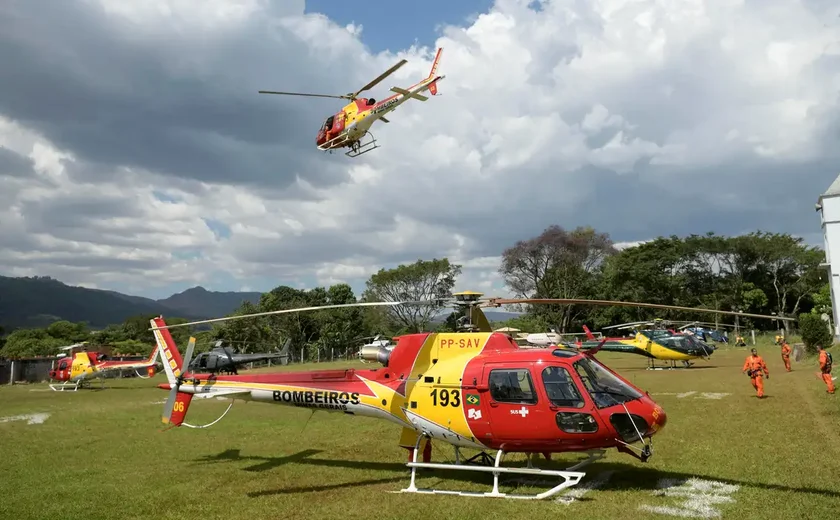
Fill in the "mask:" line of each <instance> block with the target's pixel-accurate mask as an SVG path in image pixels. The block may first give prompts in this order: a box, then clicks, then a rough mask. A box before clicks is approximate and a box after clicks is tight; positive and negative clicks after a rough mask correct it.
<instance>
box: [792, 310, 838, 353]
mask: <svg viewBox="0 0 840 520" xmlns="http://www.w3.org/2000/svg"><path fill="white" fill-rule="evenodd" d="M799 330H800V332H801V333H802V342H803V343H805V349H806V350H807V351H808V352H809V353H811V354H815V353H816V352H817V345H822V346H823V347H826V348H828V347H830V346H831V345H832V343H834V338H833V336H832V334H831V332H830V331H829V330H828V323H826V322H824V321H823V320H822V318H821V317H820V316H818V315H816V314H810V313H809V314H800V315H799Z"/></svg>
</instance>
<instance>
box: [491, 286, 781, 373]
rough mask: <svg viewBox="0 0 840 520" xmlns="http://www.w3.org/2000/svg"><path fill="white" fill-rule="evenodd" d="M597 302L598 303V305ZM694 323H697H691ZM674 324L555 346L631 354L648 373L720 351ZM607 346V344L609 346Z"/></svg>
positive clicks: (640, 324) (644, 324) (645, 324)
mask: <svg viewBox="0 0 840 520" xmlns="http://www.w3.org/2000/svg"><path fill="white" fill-rule="evenodd" d="M596 302H597V303H596ZM495 303H496V304H497V305H508V304H521V303H529V304H532V305H533V304H566V305H568V304H597V305H620V306H637V307H646V308H654V309H672V310H680V311H690V312H709V313H714V314H732V315H737V316H741V317H750V318H764V319H771V320H785V321H795V319H794V318H784V317H779V316H767V315H764V314H751V313H745V312H740V311H738V312H736V311H721V310H716V309H703V308H695V307H682V306H673V305H662V304H657V303H638V302H614V301H611V300H585V299H550V298H538V299H524V300H523V299H515V300H513V299H512V300H504V299H496V300H495ZM689 323H694V322H689ZM670 325H672V323H671V322H670V321H668V320H662V319H659V318H657V319H655V320H653V321H637V322H632V323H622V324H620V325H612V326H609V327H604V330H606V329H631V330H634V331H635V333H634V334H633V335H632V336H631V337H613V338H606V339H604V338H596V337H595V336H594V335H593V334H592V332H591V331H590V330H589V328H587V327H586V325H584V327H583V330H584V332H585V333H586V335H587V341H584V342H581V341H577V342H575V343H571V342H568V343H562V342H560V343H555V344H558V345H560V346H563V347H565V348H574V349H578V350H588V349H593V348H598V349H600V350H603V351H605V352H626V353H631V354H638V355H641V356H644V357H646V358H648V366H647V368H648V370H662V367H657V366H655V361H656V360H663V361H668V362H670V367H666V368H670V369H675V368H677V361H681V362H682V363H683V367H684V368H690V367H691V366H692V363H691V361H692V360H695V359H709V358H710V356H711V355H712V353H713V352H714V351H715V350H717V347H716V346H714V345H710V344H708V343H706V342H704V341H702V340H701V339H699V338H698V337H697V336H696V335H694V334H687V333H683V332H676V331H675V330H672V329H669V328H668V327H669V326H670ZM605 342H606V343H605Z"/></svg>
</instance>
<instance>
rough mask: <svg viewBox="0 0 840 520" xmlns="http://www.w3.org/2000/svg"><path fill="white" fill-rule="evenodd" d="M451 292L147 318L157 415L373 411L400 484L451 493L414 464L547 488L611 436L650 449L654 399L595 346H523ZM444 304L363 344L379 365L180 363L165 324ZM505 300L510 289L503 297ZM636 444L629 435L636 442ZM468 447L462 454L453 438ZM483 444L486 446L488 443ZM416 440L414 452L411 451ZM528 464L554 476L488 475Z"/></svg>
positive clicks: (662, 419)
mask: <svg viewBox="0 0 840 520" xmlns="http://www.w3.org/2000/svg"><path fill="white" fill-rule="evenodd" d="M453 296H454V298H452V299H445V300H432V301H422V302H364V303H354V304H341V305H326V306H319V307H306V308H299V309H284V310H279V311H269V312H264V313H257V314H251V315H242V316H231V317H227V318H216V319H213V320H203V321H200V322H192V323H184V324H177V325H166V323H165V321H164V319H163V317H157V318H154V319H152V320H151V322H150V324H151V330H152V331H153V333H154V336H155V338H156V341H157V344H158V347H159V348H160V349H161V355H162V358H163V359H164V369H165V371H166V374H167V379H168V383H166V384H161V385H160V388H162V389H165V390H168V391H169V397H168V399H167V401H166V404H165V405H164V408H163V414H162V421H163V423H164V424H168V425H170V427H175V426H182V425H183V426H187V427H191V428H203V427H207V426H210V425H212V424H215V423H216V422H218V421H219V420H221V419H222V418H223V417H224V416H225V415H226V414H227V413H228V412H229V410H230V409H231V407H232V406H233V404H234V402H235V401H236V400H246V401H260V402H265V403H273V404H279V405H286V406H294V407H300V408H306V409H310V410H313V411H314V410H325V411H335V412H342V413H344V414H347V415H350V416H353V415H360V416H368V417H376V418H380V419H384V420H387V421H390V422H392V423H394V424H395V425H396V426H398V427H400V437H399V445H400V446H402V447H403V448H406V449H407V450H408V453H409V462H408V467H409V468H411V482H410V485H409V486H408V487H407V488H405V489H403V490H402V491H403V492H425V493H453V492H452V491H444V490H436V489H426V490H424V489H419V488H418V487H417V486H416V480H415V479H416V470H417V469H418V468H432V469H457V470H464V471H478V472H489V473H492V474H493V489H492V491H490V492H488V493H471V492H466V491H462V492H454V493H455V494H459V495H470V496H487V497H506V498H529V499H541V498H547V497H550V496H552V495H555V494H556V493H558V492H560V491H561V490H563V489H565V488H568V487H570V486H573V485H575V484H577V483H578V482H580V479H581V478H583V476H584V473H583V472H580V471H577V470H578V469H580V468H582V467H584V466H585V465H587V464H590V463H591V462H593V461H595V460H598V459H600V458H602V457H603V456H604V455H605V453H606V450H608V449H611V448H615V449H617V450H618V451H619V452H621V453H626V454H630V455H632V456H634V457H636V458H637V459H638V460H640V461H642V462H645V461H647V460H648V459H649V458H650V457H651V455H652V445H651V443H650V439H651V437H652V436H653V435H655V434H656V433H657V432H658V431H661V429H662V427H663V426H664V425H665V423H666V417H667V416H666V414H665V411H664V410H663V409H662V408H661V407H660V406H659V405H658V404H656V403H655V402H654V401H653V400H652V399H651V398H650V396H649V395H648V394H647V393H646V392H644V391H643V390H641V389H639V388H637V387H635V386H633V385H632V384H631V383H630V382H629V381H627V380H626V379H624V378H623V377H621V376H620V375H618V374H617V373H615V372H614V371H612V370H610V369H609V368H608V367H606V366H605V365H604V364H603V363H601V362H599V361H598V360H597V359H596V358H595V354H596V353H597V352H598V350H599V349H598V348H593V349H590V350H586V351H578V350H570V349H565V348H556V349H551V350H549V349H530V350H528V349H522V348H520V347H519V346H518V345H517V344H516V342H515V341H514V340H513V339H512V338H511V337H510V336H509V335H507V334H503V333H498V332H493V331H492V329H491V328H490V324H489V322H488V321H487V318H486V316H485V315H484V313H483V311H482V310H481V308H480V307H481V306H488V305H489V306H492V305H494V303H495V302H496V301H498V300H494V299H490V300H482V299H481V296H482V295H481V294H480V293H472V292H462V293H456V294H455V295H453ZM442 302H443V303H448V304H454V305H456V306H459V307H462V308H464V307H466V308H465V309H464V311H465V312H464V315H465V316H464V318H465V319H463V321H461V322H460V323H459V330H460V332H454V333H428V332H427V333H417V334H407V335H403V336H400V337H398V338H395V340H396V342H397V343H396V346H395V347H394V348H393V349H392V350H388V349H387V348H385V347H380V348H376V349H373V348H371V349H368V350H366V351H365V352H364V353H363V355H364V357H365V358H366V359H367V360H370V361H376V362H378V363H379V364H380V365H382V366H381V367H380V368H375V369H370V370H357V369H352V368H348V369H339V370H315V371H305V372H304V371H301V372H282V373H261V374H249V375H238V376H219V375H215V374H200V373H191V372H185V371H184V367H189V366H190V360H191V358H192V354H193V350H194V347H195V338H191V339H190V342H189V344H188V345H187V350H186V355H185V356H184V357H182V356H181V353H180V351H179V350H178V348H177V346H176V345H175V343H174V342H173V340H172V336H171V334H170V332H169V329H170V328H174V327H181V326H189V325H197V324H201V323H207V322H214V321H227V320H233V319H241V318H245V317H257V316H267V315H273V314H282V313H297V312H308V311H324V310H326V309H330V308H344V307H356V306H373V305H378V306H396V305H430V304H434V305H440V304H441V303H442ZM507 302H509V303H514V302H510V301H509V300H508V301H507ZM214 397H225V398H227V399H230V400H231V403H230V404H229V405H228V407H227V409H226V410H225V411H224V413H223V414H222V415H221V416H220V417H219V418H217V419H216V420H215V421H213V422H211V423H209V424H207V425H200V426H196V425H191V424H189V423H187V422H185V418H186V414H187V412H188V411H189V406H190V403H191V402H192V400H193V399H194V398H199V399H200V398H214ZM432 439H434V440H439V441H443V442H445V443H447V444H450V445H452V446H453V447H454V450H455V464H443V463H432V462H431V443H430V441H431V440H432ZM637 444H639V445H637ZM462 449H474V450H478V452H479V453H478V454H476V455H475V456H473V457H471V458H468V459H466V460H464V458H463V456H462V453H461V450H462ZM488 450H492V451H494V452H495V456H490V455H488V453H487V451H488ZM421 452H422V457H423V462H419V461H418V456H419V454H420V453H421ZM570 452H571V453H582V454H584V455H586V456H587V457H586V458H585V459H584V460H582V461H579V462H578V463H576V464H573V465H572V466H571V467H568V468H567V469H565V470H549V469H540V468H536V467H534V464H533V455H534V454H541V455H543V456H544V457H545V458H546V459H550V458H551V455H552V454H558V453H570ZM509 453H525V454H527V460H528V467H526V468H522V467H503V466H502V465H501V463H502V461H503V459H504V457H505V455H506V454H509ZM502 473H506V474H527V475H531V476H537V475H539V476H542V477H553V478H556V479H559V480H560V482H559V483H558V484H557V485H555V486H554V487H552V488H551V489H549V490H547V491H544V492H542V493H539V494H536V495H518V494H506V493H501V492H500V491H499V475H500V474H502Z"/></svg>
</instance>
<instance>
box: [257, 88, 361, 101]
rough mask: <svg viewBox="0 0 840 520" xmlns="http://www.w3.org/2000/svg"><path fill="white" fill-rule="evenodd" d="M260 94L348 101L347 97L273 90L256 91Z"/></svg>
mask: <svg viewBox="0 0 840 520" xmlns="http://www.w3.org/2000/svg"><path fill="white" fill-rule="evenodd" d="M258 92H259V93H260V94H279V95H281V96H306V97H323V98H335V99H350V97H349V96H347V95H346V94H345V95H341V96H334V95H331V94H306V93H303V92H277V91H275V90H260V91H258Z"/></svg>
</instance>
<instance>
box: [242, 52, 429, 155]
mask: <svg viewBox="0 0 840 520" xmlns="http://www.w3.org/2000/svg"><path fill="white" fill-rule="evenodd" d="M442 52H443V49H442V48H439V49H438V50H437V54H436V55H435V59H434V61H433V62H432V69H431V71H430V72H429V75H428V76H427V77H426V78H424V79H423V80H421V81H420V82H418V83H415V84H414V85H412V86H410V87H408V88H400V87H391V92H394V95H392V96H390V97H388V98H386V99H383V100H381V101H379V102H377V101H376V100H375V99H373V98H360V97H358V96H359V94H361V93H362V92H364V91H366V90H369V89H371V88H373V87H374V86H376V85H377V84H379V82H380V81H382V80H383V79H385V78H387V77H388V76H390V75H391V74H393V73H394V72H395V71H396V70H397V69H399V68H400V67H402V66H403V65H405V64H406V63H408V61H406V60H404V59H403V60H400V61H399V62H397V63H396V64H395V65H394V66H392V67H391V68H390V69H388V70H386V71H385V72H383V73H382V74H380V75H379V76H378V77H377V78H376V79H374V80H372V81H371V82H370V83H368V84H367V85H365V86H364V87H362V88H360V89H359V90H357V91H356V92H350V93H348V94H343V95H329V94H309V93H301V92H278V91H274V90H260V91H259V93H260V94H279V95H284V96H308V97H324V98H337V99H348V100H350V103H348V104H347V105H345V106H344V108H342V109H341V110H340V111H338V112H337V113H336V114H334V115H331V116H329V117H328V118H327V119H326V120H325V121H324V123H323V124H322V125H321V128H320V130H319V131H318V137H317V138H316V140H315V144H316V145H317V146H318V149H319V150H324V151H328V150H329V151H332V150H335V149H339V148H349V150H348V151H347V152H345V155H347V156H348V157H358V156H359V155H362V154H365V153H367V152H369V151H371V150H374V149H376V148H379V145H378V144H376V139H375V138H374V137H373V134H372V133H370V127H371V126H372V125H373V123H375V122H376V121H382V122H384V123H389V122H390V121H389V120H388V119H387V118H386V117H385V115H386V114H388V113H390V112H393V111H394V110H395V109H396V108H397V107H398V106H400V105H402V104H403V103H405V102H406V101H408V100H409V99H416V100H418V101H427V100H428V99H429V98H428V97H426V96H424V95H423V92H425V91H427V90H428V91H429V92H430V93H431V94H432V95H433V96H435V95H437V82H438V81H440V80H442V79H443V78H444V77H445V76H442V75H437V68H438V63H439V62H440V56H441V53H442ZM365 137H368V139H367V140H364V138H365Z"/></svg>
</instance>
